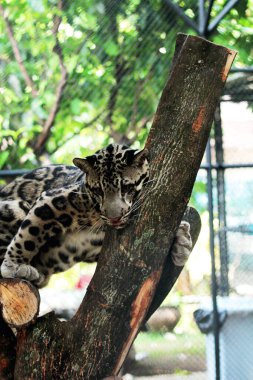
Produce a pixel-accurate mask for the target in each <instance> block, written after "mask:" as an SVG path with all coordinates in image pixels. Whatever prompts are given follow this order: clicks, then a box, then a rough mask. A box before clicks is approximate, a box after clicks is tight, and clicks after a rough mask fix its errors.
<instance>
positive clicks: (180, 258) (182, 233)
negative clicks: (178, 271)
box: [171, 220, 192, 267]
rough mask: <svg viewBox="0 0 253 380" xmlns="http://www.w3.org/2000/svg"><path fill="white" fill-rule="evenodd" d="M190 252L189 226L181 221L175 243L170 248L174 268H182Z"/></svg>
mask: <svg viewBox="0 0 253 380" xmlns="http://www.w3.org/2000/svg"><path fill="white" fill-rule="evenodd" d="M191 251H192V239H191V235H190V224H189V223H188V222H186V221H184V220H182V221H181V223H180V226H179V228H178V230H177V233H176V236H175V241H174V244H173V246H172V252H171V254H172V261H173V263H174V264H175V265H176V266H179V267H181V266H184V265H185V263H186V261H187V260H188V257H189V255H190V253H191Z"/></svg>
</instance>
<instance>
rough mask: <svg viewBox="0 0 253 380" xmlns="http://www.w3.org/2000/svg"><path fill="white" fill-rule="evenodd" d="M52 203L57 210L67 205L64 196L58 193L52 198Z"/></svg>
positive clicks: (63, 208)
mask: <svg viewBox="0 0 253 380" xmlns="http://www.w3.org/2000/svg"><path fill="white" fill-rule="evenodd" d="M52 203H53V205H54V207H55V208H56V209H57V210H60V211H63V210H65V209H66V207H67V202H66V198H65V197H63V196H62V195H60V196H59V197H55V198H54V199H53V200H52Z"/></svg>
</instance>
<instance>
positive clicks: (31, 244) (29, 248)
mask: <svg viewBox="0 0 253 380" xmlns="http://www.w3.org/2000/svg"><path fill="white" fill-rule="evenodd" d="M24 247H25V249H26V250H27V251H33V250H34V249H35V243H34V242H33V241H31V240H26V241H25V243H24Z"/></svg>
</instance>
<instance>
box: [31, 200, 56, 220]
mask: <svg viewBox="0 0 253 380" xmlns="http://www.w3.org/2000/svg"><path fill="white" fill-rule="evenodd" d="M34 214H35V215H36V216H38V218H40V219H42V220H49V219H53V218H54V213H53V211H52V209H51V207H50V206H48V205H47V204H45V205H43V206H40V207H37V208H35V210H34Z"/></svg>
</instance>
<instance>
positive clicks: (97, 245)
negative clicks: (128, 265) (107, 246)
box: [90, 239, 103, 247]
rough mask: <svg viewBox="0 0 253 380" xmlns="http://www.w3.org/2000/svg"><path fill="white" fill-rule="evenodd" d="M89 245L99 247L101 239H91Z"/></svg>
mask: <svg viewBox="0 0 253 380" xmlns="http://www.w3.org/2000/svg"><path fill="white" fill-rule="evenodd" d="M90 243H91V245H94V246H95V247H100V246H101V245H102V244H103V240H101V239H93V240H91V241H90Z"/></svg>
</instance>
